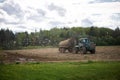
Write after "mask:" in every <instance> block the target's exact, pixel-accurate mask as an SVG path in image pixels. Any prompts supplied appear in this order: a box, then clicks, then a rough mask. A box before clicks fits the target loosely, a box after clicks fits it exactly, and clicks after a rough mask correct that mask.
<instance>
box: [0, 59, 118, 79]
mask: <svg viewBox="0 0 120 80" xmlns="http://www.w3.org/2000/svg"><path fill="white" fill-rule="evenodd" d="M0 80H120V62H92V61H88V62H59V63H26V64H4V65H0Z"/></svg>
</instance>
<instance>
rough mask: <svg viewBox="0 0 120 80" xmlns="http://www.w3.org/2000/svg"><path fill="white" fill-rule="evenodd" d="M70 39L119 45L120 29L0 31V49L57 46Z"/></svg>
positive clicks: (105, 44) (93, 27)
mask: <svg viewBox="0 0 120 80" xmlns="http://www.w3.org/2000/svg"><path fill="white" fill-rule="evenodd" d="M70 37H77V38H80V37H88V38H90V39H91V40H92V41H94V42H95V43H96V45H97V46H108V45H120V29H119V27H117V28H116V29H115V30H113V29H110V28H104V27H101V28H98V27H95V26H92V27H87V28H83V27H72V28H67V27H64V28H52V29H50V30H41V29H40V30H39V32H36V31H35V32H31V33H28V32H27V31H26V32H18V33H13V31H11V30H9V29H7V30H5V29H1V30H0V49H18V48H22V47H24V46H57V45H58V43H59V42H60V41H61V40H65V39H67V38H70Z"/></svg>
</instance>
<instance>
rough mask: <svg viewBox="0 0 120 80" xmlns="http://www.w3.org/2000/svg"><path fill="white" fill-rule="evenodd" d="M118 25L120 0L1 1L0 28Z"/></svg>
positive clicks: (15, 29)
mask: <svg viewBox="0 0 120 80" xmlns="http://www.w3.org/2000/svg"><path fill="white" fill-rule="evenodd" d="M73 26H76V27H79V26H82V27H90V26H98V27H108V28H111V29H115V28H116V27H120V0H0V28H4V29H7V28H8V29H10V30H13V31H14V32H21V31H28V32H34V31H35V29H36V30H37V31H39V30H40V29H47V30H49V29H51V28H54V27H59V28H60V27H73Z"/></svg>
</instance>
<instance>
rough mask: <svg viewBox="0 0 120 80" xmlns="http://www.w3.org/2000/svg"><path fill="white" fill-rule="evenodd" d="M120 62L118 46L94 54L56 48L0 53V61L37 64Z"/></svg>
mask: <svg viewBox="0 0 120 80" xmlns="http://www.w3.org/2000/svg"><path fill="white" fill-rule="evenodd" d="M87 60H94V61H120V46H102V47H97V48H96V53H95V54H90V53H89V52H88V53H87V54H81V53H78V54H73V53H68V52H66V53H59V51H58V48H42V49H27V50H5V51H1V52H0V61H1V62H5V63H11V62H12V63H13V62H39V61H87Z"/></svg>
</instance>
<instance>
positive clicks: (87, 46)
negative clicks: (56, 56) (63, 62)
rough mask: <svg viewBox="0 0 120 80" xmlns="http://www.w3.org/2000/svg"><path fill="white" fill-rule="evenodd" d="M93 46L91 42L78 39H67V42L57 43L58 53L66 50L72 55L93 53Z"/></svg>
mask: <svg viewBox="0 0 120 80" xmlns="http://www.w3.org/2000/svg"><path fill="white" fill-rule="evenodd" d="M95 46H96V45H95V44H94V42H91V41H90V40H89V39H88V38H80V39H79V40H78V39H76V38H69V39H67V40H64V41H61V42H60V43H59V51H60V53H64V52H65V51H66V50H68V52H70V53H71V52H72V53H78V52H80V53H83V54H85V53H87V51H90V52H91V53H93V54H94V53H95Z"/></svg>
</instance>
